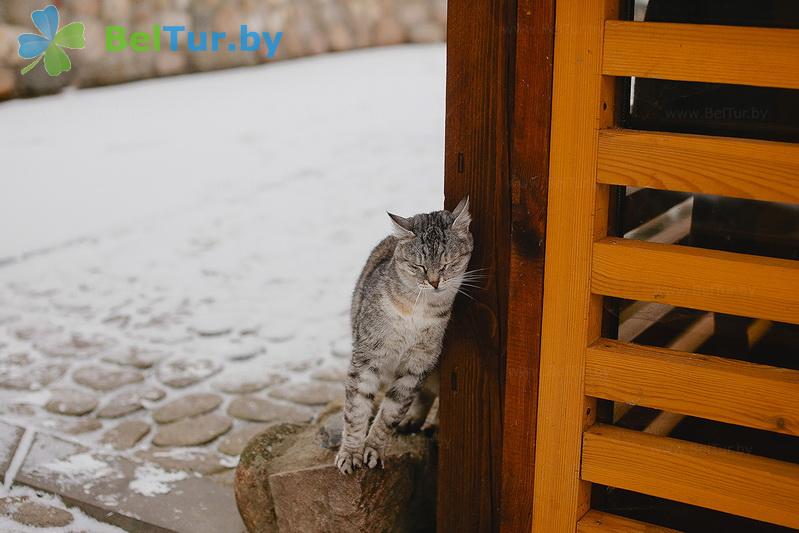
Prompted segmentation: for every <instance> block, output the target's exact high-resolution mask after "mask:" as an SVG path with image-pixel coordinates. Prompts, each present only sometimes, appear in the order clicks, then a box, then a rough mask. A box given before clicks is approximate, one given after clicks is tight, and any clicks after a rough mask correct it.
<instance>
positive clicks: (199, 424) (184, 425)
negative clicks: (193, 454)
mask: <svg viewBox="0 0 799 533" xmlns="http://www.w3.org/2000/svg"><path fill="white" fill-rule="evenodd" d="M232 426H233V421H232V420H231V419H230V418H228V417H226V416H222V415H215V414H209V415H202V416H198V417H194V418H184V419H183V420H180V421H178V422H173V423H171V424H166V425H163V426H161V427H159V428H158V432H157V433H156V434H155V437H153V444H155V445H156V446H199V445H201V444H205V443H207V442H211V441H212V440H214V439H215V438H217V437H219V436H220V435H224V434H225V433H227V432H228V431H230V428H231V427H232Z"/></svg>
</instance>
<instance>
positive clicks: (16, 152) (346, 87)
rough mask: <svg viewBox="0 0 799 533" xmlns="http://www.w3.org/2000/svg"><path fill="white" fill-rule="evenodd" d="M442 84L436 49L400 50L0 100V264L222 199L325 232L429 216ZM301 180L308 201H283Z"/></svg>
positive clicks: (435, 189)
mask: <svg viewBox="0 0 799 533" xmlns="http://www.w3.org/2000/svg"><path fill="white" fill-rule="evenodd" d="M443 72H444V48H443V46H442V45H417V46H401V47H396V48H393V49H377V50H365V51H359V52H352V53H347V54H336V55H328V56H322V57H314V58H307V59H300V60H296V61H287V62H279V63H275V64H272V65H267V66H262V67H257V68H249V69H237V70H228V71H222V72H215V73H209V74H198V75H193V76H184V77H176V78H171V79H160V80H152V81H145V82H139V83H135V84H128V85H120V86H114V87H106V88H99V89H87V90H80V91H71V92H65V93H63V94H61V95H58V96H53V97H46V98H37V99H33V100H15V101H10V102H7V103H4V104H0V159H1V160H2V161H3V175H2V178H0V180H2V187H3V194H2V196H0V227H3V228H6V229H7V230H6V231H3V232H0V258H2V257H13V256H18V255H20V254H23V253H27V252H33V251H36V250H41V249H46V248H49V247H53V246H59V245H63V244H65V243H69V242H73V241H75V240H77V239H81V238H87V237H92V236H97V235H98V234H106V233H108V232H109V230H112V229H122V230H124V229H125V228H128V227H130V225H131V224H136V223H138V224H141V223H146V222H147V221H151V220H152V219H153V217H167V218H168V216H169V215H170V214H174V213H175V212H176V211H182V212H187V211H189V210H192V209H195V210H198V211H199V213H197V215H198V216H200V217H201V216H202V212H203V211H204V210H205V207H204V205H206V202H208V201H211V202H213V201H214V199H216V198H218V197H219V196H220V195H229V196H231V197H232V196H236V197H237V198H238V200H243V199H244V198H246V195H247V194H252V193H254V192H257V191H271V194H270V196H272V197H279V198H280V199H281V200H282V202H281V203H282V204H283V205H284V206H285V208H287V209H289V210H295V209H302V210H305V211H309V210H312V209H318V210H321V213H318V214H319V215H321V216H320V217H313V218H314V219H318V220H320V221H323V222H324V221H326V222H331V221H333V220H335V219H333V218H327V219H326V218H325V217H324V215H325V214H326V213H329V214H330V215H333V216H334V217H339V216H342V217H343V216H349V217H352V216H353V215H356V214H360V212H361V211H366V210H369V209H373V210H382V209H383V208H385V207H391V208H392V209H395V210H396V211H401V212H405V213H411V212H413V211H414V210H417V211H420V210H424V209H428V208H434V207H437V206H438V205H439V204H440V201H441V183H440V182H441V176H440V174H441V171H442V161H441V158H442V154H443V144H442V143H443V138H442V126H443V105H442V104H443V98H444V95H443V90H444V83H443ZM309 181H310V182H312V183H313V184H314V189H317V190H318V191H319V193H320V194H319V195H314V196H313V197H311V198H308V199H307V200H308V203H305V202H304V199H303V198H302V197H289V196H288V195H289V194H290V193H291V192H292V189H295V187H294V184H296V183H301V182H309ZM406 181H407V185H405V183H406ZM377 189H380V190H377ZM237 193H238V194H237ZM430 193H433V194H430ZM392 200H393V201H392ZM264 207H266V205H264ZM328 209H329V210H330V211H329V212H328ZM356 218H357V217H356ZM159 220H164V219H163V218H160V219H159ZM274 220H275V221H276V222H278V224H279V220H280V217H275V219H274ZM374 221H375V218H374V217H369V219H367V220H360V222H363V223H366V222H374ZM381 222H382V221H381ZM384 226H385V225H384V224H380V225H378V226H376V227H373V229H375V230H376V229H378V228H379V229H381V230H382V229H383V227H384ZM11 228H13V230H12V231H8V229H11ZM262 229H264V230H265V229H266V228H262ZM281 229H283V230H284V231H285V230H288V231H286V233H285V235H284V238H286V239H288V238H290V237H291V236H293V235H294V234H295V231H294V230H293V229H291V228H288V227H286V226H282V227H281ZM308 229H310V227H309V228H308ZM316 229H319V228H316ZM364 229H367V228H364ZM298 230H299V231H300V232H301V230H300V229H299V228H298ZM367 230H368V229H367ZM377 233H378V232H376V231H375V232H373V233H372V236H376V235H377ZM218 236H219V237H222V233H220V234H219V235H218ZM327 237H328V238H331V239H338V238H343V237H345V236H344V235H343V234H338V235H337V231H335V230H334V231H331V232H330V233H329V234H328V235H327ZM281 241H282V242H285V241H284V240H283V239H281ZM211 243H212V242H208V241H204V240H202V239H198V240H197V241H196V242H194V243H192V245H191V246H192V247H193V248H196V249H202V248H203V246H206V245H208V244H211Z"/></svg>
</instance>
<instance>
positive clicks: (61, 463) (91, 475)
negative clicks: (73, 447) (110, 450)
mask: <svg viewBox="0 0 799 533" xmlns="http://www.w3.org/2000/svg"><path fill="white" fill-rule="evenodd" d="M41 468H42V469H44V470H49V471H50V472H53V473H56V474H59V475H60V476H59V477H60V479H66V480H69V481H70V482H75V483H83V482H84V481H88V480H91V479H96V478H101V477H103V476H107V475H109V474H111V473H112V472H113V471H112V469H111V467H110V466H109V465H108V463H106V462H104V461H100V460H99V459H95V458H94V457H92V455H91V454H90V453H79V454H76V455H73V456H72V457H70V458H68V459H61V460H58V461H53V462H50V463H47V464H45V465H43V466H42V467H41Z"/></svg>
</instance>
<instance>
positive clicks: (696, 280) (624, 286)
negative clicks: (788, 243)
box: [591, 238, 799, 324]
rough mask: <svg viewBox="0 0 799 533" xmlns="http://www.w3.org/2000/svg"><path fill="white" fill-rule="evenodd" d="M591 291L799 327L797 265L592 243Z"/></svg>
mask: <svg viewBox="0 0 799 533" xmlns="http://www.w3.org/2000/svg"><path fill="white" fill-rule="evenodd" d="M591 287H592V290H593V291H594V292H595V293H597V294H603V295H606V296H616V297H619V298H627V299H630V300H646V301H652V302H658V303H666V304H671V305H675V306H679V307H689V308H691V309H703V310H707V311H718V312H722V313H729V314H732V315H739V316H746V317H752V318H764V319H767V320H777V321H780V322H790V323H793V324H799V261H791V260H787V259H774V258H769V257H760V256H751V255H745V254H737V253H731V252H721V251H717V250H704V249H700V248H690V247H687V246H676V245H671V244H655V243H648V242H642V241H631V240H625V239H616V238H607V239H604V240H602V241H601V242H598V243H596V244H595V245H594V256H593V273H592V283H591Z"/></svg>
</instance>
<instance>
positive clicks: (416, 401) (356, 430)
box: [336, 197, 475, 474]
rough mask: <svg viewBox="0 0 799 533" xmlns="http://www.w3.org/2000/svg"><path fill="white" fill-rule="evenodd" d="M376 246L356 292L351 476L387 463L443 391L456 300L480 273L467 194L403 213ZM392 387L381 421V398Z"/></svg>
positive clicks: (346, 463)
mask: <svg viewBox="0 0 799 533" xmlns="http://www.w3.org/2000/svg"><path fill="white" fill-rule="evenodd" d="M389 217H390V218H391V220H392V222H393V224H394V234H393V235H390V236H388V237H386V238H385V239H383V241H382V242H380V244H378V245H377V247H375V249H374V250H373V251H372V253H371V255H370V256H369V259H368V260H367V261H366V265H365V266H364V268H363V271H362V272H361V275H360V278H359V279H358V282H357V284H356V286H355V291H354V293H353V296H352V309H351V319H352V345H353V349H352V360H351V361H350V367H349V372H348V375H347V380H346V402H345V405H344V434H343V438H342V443H341V448H340V449H339V452H338V455H337V456H336V466H337V467H338V469H339V470H340V471H341V472H342V473H344V474H350V473H352V471H353V469H355V468H359V467H361V466H363V465H366V466H368V467H369V468H375V467H377V466H382V455H383V451H384V447H385V445H386V441H387V440H388V437H389V436H390V433H391V432H392V431H394V430H395V429H399V430H401V431H403V430H404V431H413V430H415V429H418V428H419V427H420V426H421V425H422V423H423V422H424V420H425V418H426V416H427V413H428V411H429V409H430V405H431V404H432V402H433V400H434V399H435V397H436V396H437V394H438V376H437V371H436V366H437V363H438V357H439V354H440V353H441V343H442V340H443V337H444V330H445V329H446V327H447V322H448V321H449V317H450V311H451V310H452V303H453V301H454V300H455V296H456V295H457V294H458V292H462V289H461V286H462V285H463V284H466V285H468V284H469V282H470V281H471V280H473V279H474V277H475V274H474V273H473V272H469V271H467V270H466V267H467V265H468V264H469V259H470V257H471V254H472V245H473V244H472V235H471V233H470V232H469V224H470V223H471V216H470V214H469V198H468V197H466V198H464V199H463V200H461V202H460V203H459V204H458V206H457V207H456V208H455V209H454V210H453V211H452V212H449V211H435V212H432V213H422V214H419V215H415V216H413V217H410V218H403V217H400V216H397V215H392V214H391V213H389ZM381 388H384V389H385V397H384V398H383V400H382V402H381V404H380V408H379V409H378V411H377V414H376V415H375V416H374V420H373V421H372V422H371V427H370V420H371V419H372V415H373V414H374V404H375V397H376V395H377V393H378V392H379V391H380V390H381Z"/></svg>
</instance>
